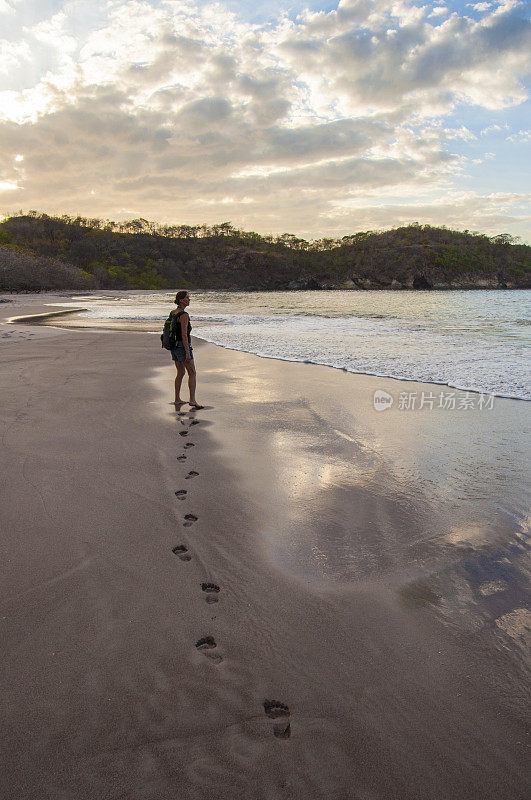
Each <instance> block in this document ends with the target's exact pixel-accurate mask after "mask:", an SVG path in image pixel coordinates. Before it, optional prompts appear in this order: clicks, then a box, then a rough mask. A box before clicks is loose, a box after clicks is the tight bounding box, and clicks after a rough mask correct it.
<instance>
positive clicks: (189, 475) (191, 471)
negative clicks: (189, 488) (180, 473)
mask: <svg viewBox="0 0 531 800" xmlns="http://www.w3.org/2000/svg"><path fill="white" fill-rule="evenodd" d="M196 475H199V472H196V471H195V469H191V470H190V472H189V473H188V475H187V476H186V478H195V476H196ZM185 494H186V492H185Z"/></svg>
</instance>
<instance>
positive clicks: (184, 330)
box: [170, 291, 204, 408]
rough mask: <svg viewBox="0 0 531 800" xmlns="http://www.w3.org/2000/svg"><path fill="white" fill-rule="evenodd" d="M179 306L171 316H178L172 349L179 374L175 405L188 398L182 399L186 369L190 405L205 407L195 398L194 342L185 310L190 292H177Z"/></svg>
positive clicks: (176, 300)
mask: <svg viewBox="0 0 531 800" xmlns="http://www.w3.org/2000/svg"><path fill="white" fill-rule="evenodd" d="M175 303H176V305H177V308H174V309H173V310H172V311H170V316H172V317H176V320H175V322H176V332H177V345H176V347H174V348H173V349H172V350H171V357H172V358H173V360H174V361H175V366H176V368H177V375H176V376H175V405H182V404H183V403H185V402H186V400H181V383H182V381H183V378H184V373H185V371H186V372H188V388H189V389H190V405H191V406H192V408H204V406H200V405H199V403H198V402H197V400H196V399H195V385H196V377H195V364H194V353H193V349H192V343H191V341H190V331H191V330H192V326H191V325H190V317H189V316H188V314H187V312H186V311H185V309H186V306H189V305H190V295H189V294H188V292H185V291H182V292H177V294H176V295H175Z"/></svg>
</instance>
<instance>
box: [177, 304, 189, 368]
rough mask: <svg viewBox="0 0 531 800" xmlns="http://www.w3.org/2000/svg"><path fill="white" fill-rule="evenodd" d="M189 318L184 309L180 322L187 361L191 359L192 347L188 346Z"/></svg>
mask: <svg viewBox="0 0 531 800" xmlns="http://www.w3.org/2000/svg"><path fill="white" fill-rule="evenodd" d="M188 319H189V317H188V314H187V313H186V311H184V312H183V313H182V314H181V316H180V317H179V322H180V323H181V335H182V340H183V347H184V352H185V354H186V360H187V361H189V360H190V349H189V347H188Z"/></svg>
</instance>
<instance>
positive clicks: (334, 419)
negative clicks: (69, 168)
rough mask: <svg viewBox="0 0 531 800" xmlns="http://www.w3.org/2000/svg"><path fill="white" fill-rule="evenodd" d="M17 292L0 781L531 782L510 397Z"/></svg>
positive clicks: (55, 784) (24, 791)
mask: <svg viewBox="0 0 531 800" xmlns="http://www.w3.org/2000/svg"><path fill="white" fill-rule="evenodd" d="M5 297H6V298H7V299H9V300H10V301H11V302H7V303H5V304H0V322H1V323H3V324H1V325H0V393H1V398H2V400H1V412H0V413H1V424H2V501H1V505H0V530H1V531H2V537H1V547H2V565H3V568H2V581H1V590H0V604H1V613H0V618H1V628H0V630H1V637H2V652H3V654H4V658H3V659H2V667H1V687H2V691H1V695H0V696H1V700H0V703H1V714H2V720H3V725H2V733H1V737H2V743H1V746H0V750H1V760H2V763H3V767H2V770H1V777H0V782H1V784H0V796H2V797H3V798H6V800H8V799H9V800H11V799H12V800H30V798H31V800H34V798H37V797H38V798H42V799H43V800H118V798H125V799H127V800H129V799H130V800H210V798H216V800H225V799H226V800H240V798H241V800H243V799H244V798H245V800H250V799H252V800H276V798H297V800H298V799H299V798H300V799H301V800H303V799H304V800H313V799H314V798H319V799H320V798H322V799H323V800H324V799H325V798H326V800H454V798H455V799H456V800H457V798H459V800H491V799H492V800H501V799H503V800H524V798H527V797H529V794H530V790H531V786H530V782H529V779H528V771H527V769H526V767H527V763H528V744H529V743H528V728H527V703H528V694H527V692H526V681H527V680H528V677H529V673H528V663H527V661H526V656H527V655H528V647H529V625H530V622H529V620H530V614H529V610H528V605H527V603H528V601H526V594H525V592H526V583H527V579H528V570H527V569H526V565H525V560H524V559H525V553H526V551H525V535H526V528H525V524H526V509H527V513H528V508H529V498H528V496H526V495H525V494H524V480H525V475H526V459H527V450H526V439H525V435H526V431H528V416H529V415H528V406H527V404H526V403H525V402H523V401H517V400H509V399H500V398H496V399H495V402H494V404H493V407H492V408H491V409H483V410H479V409H478V408H473V409H470V408H468V409H466V408H463V409H459V408H456V409H455V410H449V409H439V408H436V407H434V408H430V407H429V405H428V406H426V407H424V408H422V409H412V410H407V409H403V408H400V407H399V402H398V398H399V394H400V392H405V393H411V392H417V393H418V396H419V397H420V395H421V394H422V392H424V393H425V394H427V393H428V392H435V393H438V392H439V391H440V390H441V389H442V388H444V387H435V386H434V385H433V384H418V383H414V382H412V381H408V382H400V381H396V380H390V379H382V378H376V377H371V376H366V375H353V374H350V373H346V372H341V371H338V370H333V369H330V368H328V367H320V366H316V365H312V364H294V363H290V362H284V361H278V360H274V359H263V358H259V357H258V356H254V355H250V354H248V353H242V352H235V351H231V350H227V349H223V348H220V347H218V346H216V345H212V344H207V343H205V342H202V341H201V340H199V339H195V340H194V354H195V358H196V362H197V368H198V376H199V380H198V394H197V396H198V399H199V401H200V402H201V403H204V404H205V409H204V410H201V411H197V412H193V411H190V410H189V407H188V406H183V408H182V410H181V412H180V413H178V412H177V411H176V410H175V408H174V407H173V406H172V405H171V404H170V401H171V399H172V381H173V377H174V372H175V370H174V367H173V364H172V363H171V359H170V356H169V354H168V353H167V352H166V351H164V350H161V348H160V344H159V341H158V339H157V338H156V337H155V336H153V335H150V334H147V333H141V332H139V333H136V332H129V331H127V332H116V331H107V330H90V329H85V330H82V329H76V330H70V329H67V328H56V327H52V326H42V325H38V326H37V325H35V324H27V322H17V323H16V324H7V323H6V320H7V319H8V318H10V317H21V316H24V315H30V314H39V313H47V312H49V311H50V310H53V309H51V308H50V306H49V305H46V304H48V303H53V302H54V299H55V300H57V302H61V300H63V301H64V300H65V298H64V297H63V298H57V297H54V296H50V297H46V296H34V297H29V296H28V297H26V296H13V297H9V296H7V295H6V296H5ZM70 297H71V295H68V298H70ZM74 299H75V298H74ZM80 306H82V302H80ZM446 388H447V387H446ZM376 390H382V391H386V392H388V393H390V394H391V395H392V396H393V397H394V399H395V402H394V404H393V407H392V408H391V409H388V410H387V411H383V412H378V411H376V410H375V409H374V404H373V395H374V392H375V391H376Z"/></svg>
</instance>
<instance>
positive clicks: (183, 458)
mask: <svg viewBox="0 0 531 800" xmlns="http://www.w3.org/2000/svg"><path fill="white" fill-rule="evenodd" d="M177 461H186V456H177Z"/></svg>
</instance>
